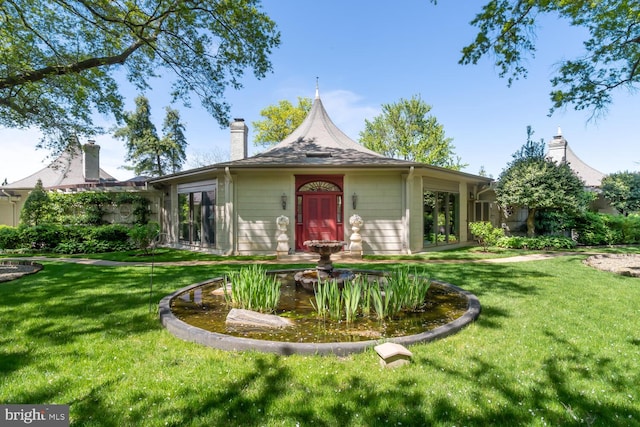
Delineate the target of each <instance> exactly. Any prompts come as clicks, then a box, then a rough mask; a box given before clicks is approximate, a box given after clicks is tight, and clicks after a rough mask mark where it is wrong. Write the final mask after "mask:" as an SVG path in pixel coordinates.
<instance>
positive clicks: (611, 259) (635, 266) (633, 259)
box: [584, 254, 640, 277]
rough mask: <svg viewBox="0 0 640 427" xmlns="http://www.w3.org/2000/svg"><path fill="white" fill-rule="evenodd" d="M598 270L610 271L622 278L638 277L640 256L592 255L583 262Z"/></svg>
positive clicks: (639, 274) (639, 275) (639, 273)
mask: <svg viewBox="0 0 640 427" xmlns="http://www.w3.org/2000/svg"><path fill="white" fill-rule="evenodd" d="M584 263H585V264H587V265H589V266H591V267H593V268H597V269H598V270H603V271H610V272H612V273H616V274H621V275H623V276H630V277H640V255H638V254H602V255H593V256H590V257H589V258H587V259H586V260H585V261H584Z"/></svg>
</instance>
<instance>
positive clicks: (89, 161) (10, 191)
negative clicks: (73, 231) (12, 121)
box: [0, 138, 158, 226]
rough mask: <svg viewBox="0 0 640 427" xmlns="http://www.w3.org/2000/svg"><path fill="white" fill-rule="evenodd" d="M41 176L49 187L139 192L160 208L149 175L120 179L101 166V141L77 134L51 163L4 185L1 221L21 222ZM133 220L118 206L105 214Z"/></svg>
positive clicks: (116, 219) (118, 220)
mask: <svg viewBox="0 0 640 427" xmlns="http://www.w3.org/2000/svg"><path fill="white" fill-rule="evenodd" d="M38 180H41V181H42V186H43V187H44V189H45V190H47V191H56V192H67V193H68V192H79V191H102V192H125V191H126V192H130V191H135V192H139V193H140V194H141V195H144V196H145V197H147V198H148V199H149V200H151V202H152V203H151V206H152V215H153V208H154V207H155V210H156V212H157V203H158V202H157V200H158V195H157V192H155V191H149V190H148V189H147V186H146V178H144V177H141V178H134V179H131V180H128V181H118V180H117V179H116V178H114V177H113V176H111V175H109V174H108V173H107V172H105V171H104V170H102V169H101V168H100V146H99V145H97V144H95V143H94V142H93V141H89V142H88V143H87V144H84V145H83V146H81V145H80V143H79V141H78V140H77V139H76V138H72V139H71V140H70V143H69V146H68V147H67V149H66V150H65V151H64V152H63V153H62V154H61V155H60V156H59V157H58V158H57V159H55V160H54V161H53V162H51V164H49V165H48V166H47V167H45V168H43V169H41V170H39V171H38V172H36V173H34V174H32V175H30V176H28V177H26V178H23V179H21V180H19V181H15V182H12V183H10V184H7V185H3V186H0V224H4V225H11V226H16V225H18V224H19V223H20V211H21V209H22V206H23V205H24V202H25V200H26V199H27V197H28V195H29V193H30V192H31V190H33V189H34V188H35V186H36V183H37V182H38ZM154 202H155V203H154ZM154 219H156V217H154ZM129 220H130V215H129V212H119V211H117V210H115V209H114V210H112V211H111V212H109V214H108V215H107V217H106V218H105V221H107V222H112V223H113V222H116V223H128V222H130V221H129Z"/></svg>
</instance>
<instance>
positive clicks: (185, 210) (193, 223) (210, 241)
mask: <svg viewBox="0 0 640 427" xmlns="http://www.w3.org/2000/svg"><path fill="white" fill-rule="evenodd" d="M215 204H216V191H215V189H214V190H210V191H196V192H184V193H179V194H178V240H179V241H180V243H182V244H185V245H193V246H205V247H210V246H215V229H216V217H215Z"/></svg>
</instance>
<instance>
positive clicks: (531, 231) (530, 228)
mask: <svg viewBox="0 0 640 427" xmlns="http://www.w3.org/2000/svg"><path fill="white" fill-rule="evenodd" d="M535 217H536V209H535V208H529V213H528V214H527V236H528V237H534V236H535V235H536V223H535V221H534V220H535Z"/></svg>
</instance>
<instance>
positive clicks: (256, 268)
mask: <svg viewBox="0 0 640 427" xmlns="http://www.w3.org/2000/svg"><path fill="white" fill-rule="evenodd" d="M227 281H228V282H229V283H231V289H230V290H229V289H228V288H227V286H224V287H223V290H224V298H225V300H226V302H227V304H229V305H231V306H233V307H237V308H244V309H247V310H254V311H259V312H263V313H270V312H274V311H275V310H276V307H277V306H278V302H279V301H280V280H278V278H277V277H276V276H273V275H267V274H266V270H265V269H264V268H263V267H262V266H260V265H258V264H253V265H251V266H249V267H242V268H241V269H240V270H234V271H229V272H227Z"/></svg>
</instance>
